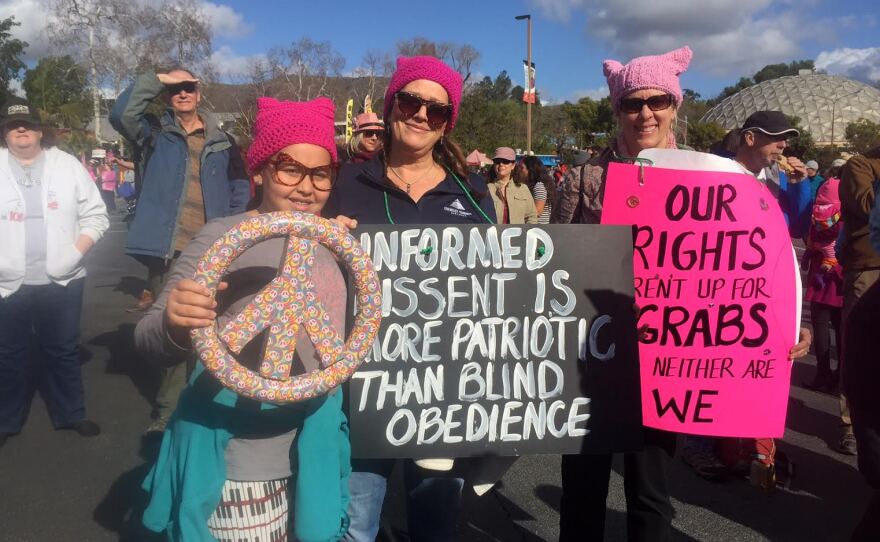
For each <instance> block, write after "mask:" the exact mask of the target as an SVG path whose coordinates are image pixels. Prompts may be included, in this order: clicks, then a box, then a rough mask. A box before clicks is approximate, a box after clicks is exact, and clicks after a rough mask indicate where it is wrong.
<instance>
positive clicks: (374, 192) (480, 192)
mask: <svg viewBox="0 0 880 542" xmlns="http://www.w3.org/2000/svg"><path fill="white" fill-rule="evenodd" d="M383 160H384V159H383V157H382V155H381V153H380V154H379V155H378V156H376V157H375V158H373V159H372V160H369V161H367V162H362V163H360V164H352V163H348V164H344V165H343V166H342V169H341V170H340V171H339V176H338V178H337V179H336V183H335V185H334V186H333V192H332V193H331V194H330V199H329V200H328V201H327V204H326V205H325V206H324V212H323V215H324V216H325V217H327V218H334V217H336V216H337V215H345V216H347V217H349V218H354V219H356V220H357V221H358V222H360V223H361V224H390V223H392V222H393V223H395V224H471V223H473V224H485V223H487V222H489V221H487V220H486V217H484V216H483V214H485V215H486V216H488V217H489V218H490V219H491V222H492V223H494V222H495V206H494V205H493V204H492V198H491V197H490V196H489V193H488V191H487V188H486V181H485V180H484V179H483V178H482V177H480V176H479V175H475V174H471V175H469V176H468V178H467V179H466V180H465V179H460V181H461V182H462V184H464V187H465V188H469V190H468V192H469V193H470V195H471V198H472V199H473V201H471V198H469V197H468V195H467V194H466V193H465V191H464V190H462V187H461V185H460V184H459V183H458V181H456V179H455V178H454V177H453V174H452V173H447V175H446V178H445V179H444V180H443V181H442V182H441V183H440V184H438V185H437V186H436V187H434V188H433V189H431V190H429V191H428V192H427V193H426V194H425V195H424V196H422V197H421V198H420V199H419V201H418V202H417V203H416V202H413V201H412V199H411V198H410V197H409V196H407V195H406V192H404V191H403V190H400V189H399V188H397V187H396V186H394V185H393V184H391V183H390V182H389V181H388V180H386V179H385V163H384V161H383ZM386 198H387V209H386ZM475 204H476V205H477V206H479V209H480V210H478V209H477V208H476V207H475ZM480 211H482V213H481V212H480ZM389 215H390V218H389Z"/></svg>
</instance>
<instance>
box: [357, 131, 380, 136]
mask: <svg viewBox="0 0 880 542" xmlns="http://www.w3.org/2000/svg"><path fill="white" fill-rule="evenodd" d="M361 137H367V138H368V137H382V130H364V131H363V132H361Z"/></svg>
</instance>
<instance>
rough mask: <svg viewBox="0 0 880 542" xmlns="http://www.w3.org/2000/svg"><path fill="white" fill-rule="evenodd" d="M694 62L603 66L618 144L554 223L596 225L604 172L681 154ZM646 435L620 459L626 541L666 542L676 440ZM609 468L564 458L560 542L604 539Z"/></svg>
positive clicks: (570, 183)
mask: <svg viewBox="0 0 880 542" xmlns="http://www.w3.org/2000/svg"><path fill="white" fill-rule="evenodd" d="M691 56H692V53H691V50H690V48H688V47H682V48H681V49H676V50H675V51H671V52H669V53H666V54H662V55H657V56H645V57H639V58H635V59H633V60H632V61H630V62H629V64H626V65H624V64H621V63H620V62H617V61H616V60H606V61H605V63H604V71H605V77H606V79H607V81H608V89H609V90H610V94H611V105H612V107H613V108H614V114H615V117H616V120H617V126H618V134H617V138H616V139H614V140H613V141H612V142H611V144H610V145H609V146H608V147H606V148H605V149H604V150H603V151H602V152H601V153H599V154H598V155H597V156H594V157H592V158H591V159H590V160H589V161H588V162H587V163H586V164H584V165H581V166H579V167H574V168H572V169H571V170H570V171H569V172H568V173H567V174H566V175H565V177H564V178H563V181H562V185H561V186H560V188H559V192H558V194H557V202H558V203H557V205H556V207H555V208H554V209H553V222H554V223H562V224H569V223H580V224H598V223H599V222H600V221H601V218H602V198H603V197H604V193H605V176H606V174H607V172H608V164H610V163H611V162H626V161H631V160H632V158H633V157H636V156H638V154H639V152H641V151H643V150H645V149H652V148H671V149H674V148H676V147H678V145H676V141H675V134H674V133H673V131H672V122H673V120H674V119H675V114H676V111H677V109H678V107H679V106H680V105H681V102H682V90H681V84H680V82H679V75H680V74H681V73H682V72H684V71H685V70H686V69H687V67H688V64H689V63H690V60H691ZM644 432H645V433H644V434H645V446H644V449H643V450H642V451H639V452H628V453H625V454H623V459H624V461H623V464H624V492H625V493H626V503H627V539H628V540H630V541H655V540H656V541H667V540H670V538H671V536H672V527H671V522H672V516H673V513H674V511H673V508H672V503H671V502H670V500H669V489H668V487H667V484H666V468H667V464H668V463H669V460H670V458H671V457H672V455H673V454H674V453H675V440H676V435H675V434H673V433H667V432H663V431H657V430H653V429H647V428H646V429H645V430H644ZM611 463H612V454H584V455H566V456H563V457H562V502H561V507H560V517H559V540H560V541H578V542H582V541H601V540H603V539H604V536H605V499H606V497H607V494H608V484H609V479H610V474H611Z"/></svg>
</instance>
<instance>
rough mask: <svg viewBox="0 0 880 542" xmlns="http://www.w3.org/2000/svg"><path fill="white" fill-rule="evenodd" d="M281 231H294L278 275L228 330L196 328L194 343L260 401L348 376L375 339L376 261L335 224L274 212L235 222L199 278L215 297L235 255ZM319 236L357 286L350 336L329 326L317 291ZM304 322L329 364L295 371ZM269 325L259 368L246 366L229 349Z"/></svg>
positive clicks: (217, 371) (304, 393)
mask: <svg viewBox="0 0 880 542" xmlns="http://www.w3.org/2000/svg"><path fill="white" fill-rule="evenodd" d="M281 236H289V237H288V244H287V251H286V255H285V259H284V263H283V267H282V270H281V273H280V274H279V275H278V276H277V277H276V278H275V280H273V281H272V282H271V283H269V285H267V286H266V287H265V288H264V289H263V290H261V291H260V292H259V293H257V295H256V296H254V299H253V301H252V302H251V303H250V304H248V306H247V307H246V308H245V309H244V310H243V311H242V312H241V313H239V314H238V315H237V316H236V317H235V318H233V319H232V321H230V322H229V324H228V325H227V326H226V327H225V328H224V329H222V330H218V329H217V326H216V324H214V325H210V326H207V327H201V328H198V329H193V331H192V343H193V346H194V347H195V349H196V350H197V351H198V353H199V357H200V358H201V360H202V362H203V363H204V364H205V367H206V368H207V369H208V370H209V371H210V372H211V373H212V374H213V375H214V376H215V377H216V378H217V379H218V380H219V381H220V382H221V383H222V384H223V385H224V386H226V387H227V388H229V389H231V390H232V391H234V392H236V393H238V394H240V395H244V396H247V397H251V398H254V399H258V400H262V401H270V402H273V403H290V402H297V401H304V400H308V399H311V398H314V397H317V396H319V395H321V394H324V393H327V392H328V391H330V390H332V389H333V388H335V387H336V386H338V385H339V384H341V383H342V382H344V381H345V380H347V379H348V378H349V377H350V376H351V374H352V373H353V372H354V370H355V369H356V368H357V367H358V365H360V363H361V362H362V361H363V359H364V356H365V355H366V352H367V350H368V349H369V347H370V345H371V344H372V342H373V341H374V340H375V337H376V333H377V331H378V329H379V322H380V321H381V313H380V306H381V294H380V292H379V283H378V278H377V276H376V273H375V271H374V270H373V266H372V263H371V262H370V259H369V257H368V256H367V255H366V254H365V253H364V252H363V251H362V250H361V248H360V246H359V245H358V244H357V242H355V240H354V238H353V237H351V236H350V235H349V234H348V233H346V232H345V231H344V229H343V228H342V227H340V226H339V225H337V224H334V223H331V222H328V221H326V220H324V219H321V218H318V217H315V216H313V215H306V214H300V213H269V214H264V215H260V216H257V217H254V218H251V219H249V220H246V221H244V222H242V223H240V224H238V225H237V226H236V227H235V228H233V229H231V230H230V231H228V232H227V233H226V234H225V235H224V236H223V237H221V238H220V239H219V240H217V242H215V243H214V245H213V246H212V247H211V248H210V249H208V251H207V252H206V253H205V255H204V256H203V257H202V259H201V260H200V261H199V264H198V267H197V270H196V276H195V280H196V282H198V283H199V284H201V285H202V286H203V287H205V288H207V290H208V291H209V292H210V293H211V294H212V295H213V292H214V291H215V290H216V289H217V288H218V286H219V284H220V279H221V278H222V277H223V274H224V273H225V271H226V269H227V268H228V267H229V264H230V263H231V262H232V260H234V259H235V258H236V257H238V256H239V255H240V254H241V253H243V252H244V251H245V250H247V249H248V248H250V247H252V246H253V245H255V244H256V243H257V242H259V241H262V240H264V239H266V238H270V237H281ZM315 241H318V242H321V243H322V244H324V245H325V246H327V247H328V248H330V249H331V250H332V251H333V252H334V254H335V255H336V256H337V257H338V258H339V259H340V260H342V261H343V262H345V264H346V266H347V267H348V269H349V271H350V273H351V274H352V276H353V282H354V285H355V287H356V288H357V294H356V299H357V302H358V312H357V315H356V318H355V324H354V328H353V329H352V332H351V335H350V336H349V339H348V341H347V342H344V341H343V339H342V338H341V337H340V336H339V334H338V333H337V332H336V330H335V329H333V327H332V326H331V325H330V318H329V316H328V315H327V311H326V310H324V307H323V306H322V304H321V302H320V300H318V299H317V298H316V296H315V293H314V285H313V283H312V280H311V266H312V264H313V261H314V250H315ZM206 310H207V309H206ZM300 326H305V331H306V333H307V335H308V337H309V338H310V339H311V341H312V343H314V345H315V348H316V350H317V352H318V353H319V354H320V356H321V362H322V364H323V365H324V367H325V368H324V369H322V370H316V371H312V372H311V373H308V374H305V375H299V376H291V375H290V369H291V363H292V360H293V354H294V351H295V348H296V337H297V332H298V330H299V328H300ZM264 330H268V337H267V341H266V347H265V353H264V356H263V360H262V363H261V366H260V371H259V374H258V373H255V372H253V371H250V370H249V369H247V368H245V367H242V366H241V365H240V364H239V363H238V362H237V361H236V360H235V358H234V357H233V356H232V353H231V352H235V353H238V352H241V350H242V348H244V346H245V345H246V344H247V343H248V342H249V341H250V340H251V339H253V338H254V337H256V336H257V335H258V334H260V333H261V332H262V331H264ZM230 351H231V352H230Z"/></svg>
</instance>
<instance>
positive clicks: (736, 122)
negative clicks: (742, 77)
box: [701, 74, 880, 145]
mask: <svg viewBox="0 0 880 542" xmlns="http://www.w3.org/2000/svg"><path fill="white" fill-rule="evenodd" d="M765 110H775V111H782V112H783V113H785V114H786V115H791V116H796V117H798V118H800V119H801V126H802V127H803V128H806V129H807V130H809V131H810V133H811V134H812V135H813V139H814V140H815V141H816V144H817V145H830V144H831V143H832V136H833V139H834V144H835V145H840V144H842V143H845V142H846V136H845V134H846V127H847V125H848V124H850V123H853V122H856V121H858V120H859V119H862V118H864V119H868V120H870V121H872V122H878V123H880V90H878V89H876V88H874V87H871V86H869V85H866V84H864V83H860V82H859V81H854V80H852V79H847V78H845V77H838V76H835V75H817V74H810V75H790V76H787V77H780V78H778V79H771V80H770V81H764V82H762V83H758V84H757V85H753V86H751V87H748V88H746V89H743V90H741V91H739V92H737V93H736V94H734V95H733V96H729V97H727V98H725V99H724V101H722V102H721V103H720V104H718V105H716V106H715V107H713V108H712V109H710V110H709V111H708V112H707V113H706V114H705V115H703V118H702V119H701V121H702V122H715V123H717V124H719V125H720V126H722V127H724V128H726V129H728V130H730V129H733V128H738V127H740V126H742V124H743V122H744V121H745V120H746V118H747V117H748V116H749V115H751V114H752V113H754V112H755V111H765ZM832 126H833V128H832Z"/></svg>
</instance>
